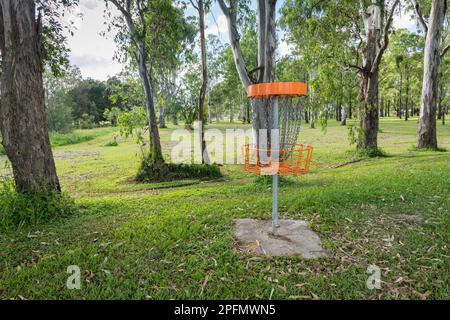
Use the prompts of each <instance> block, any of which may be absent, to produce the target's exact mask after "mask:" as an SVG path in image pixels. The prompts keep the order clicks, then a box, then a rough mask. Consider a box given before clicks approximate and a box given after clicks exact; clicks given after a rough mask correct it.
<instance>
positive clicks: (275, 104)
mask: <svg viewBox="0 0 450 320" xmlns="http://www.w3.org/2000/svg"><path fill="white" fill-rule="evenodd" d="M279 126H280V125H279V120H278V97H275V98H274V100H273V129H274V133H275V134H271V139H272V150H275V152H272V161H273V160H275V161H276V162H277V163H278V162H279V161H280V156H279V154H278V149H279V137H278V135H279V132H278V130H279ZM277 228H278V175H277V174H275V175H274V176H273V184H272V234H273V235H274V236H276V235H277Z"/></svg>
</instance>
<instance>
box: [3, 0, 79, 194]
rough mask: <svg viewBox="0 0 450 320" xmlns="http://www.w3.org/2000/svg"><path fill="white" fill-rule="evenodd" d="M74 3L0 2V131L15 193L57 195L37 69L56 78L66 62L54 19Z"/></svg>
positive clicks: (58, 21)
mask: <svg viewBox="0 0 450 320" xmlns="http://www.w3.org/2000/svg"><path fill="white" fill-rule="evenodd" d="M76 3H77V1H67V0H61V1H51V2H49V1H34V0H23V1H16V0H1V1H0V52H1V53H0V56H1V61H2V65H1V80H0V81H1V84H0V86H1V108H0V127H1V133H2V137H3V141H2V144H3V146H4V148H5V151H6V154H7V156H8V159H9V160H10V161H11V166H12V170H13V174H14V180H15V183H16V187H17V190H18V191H21V192H36V191H39V190H42V189H46V190H48V191H57V192H59V191H60V190H61V188H60V184H59V180H58V176H57V173H56V168H55V162H54V159H53V154H52V150H51V147H50V140H49V136H48V129H47V125H46V114H45V98H44V95H45V94H44V85H43V64H44V63H47V65H50V67H51V68H52V70H53V71H54V72H55V73H57V72H60V71H61V67H62V64H64V62H67V54H66V48H65V46H64V43H65V37H64V35H63V32H62V31H63V30H64V25H63V24H62V22H61V19H60V18H61V12H62V11H63V10H64V9H66V8H68V7H70V6H72V5H76ZM61 62H62V63H61Z"/></svg>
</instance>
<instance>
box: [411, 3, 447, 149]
mask: <svg viewBox="0 0 450 320" xmlns="http://www.w3.org/2000/svg"><path fill="white" fill-rule="evenodd" d="M410 2H411V5H412V7H413V8H414V12H415V14H416V17H417V21H418V23H419V25H420V27H421V28H422V31H423V34H424V37H425V51H424V67H423V84H422V98H421V104H420V116H419V128H418V141H417V148H425V149H426V148H433V149H436V148H437V146H438V145H437V135H436V106H437V103H438V94H439V85H438V84H439V75H440V67H441V60H442V58H443V57H444V55H445V54H446V53H447V51H448V49H449V48H450V44H447V46H445V47H444V48H442V49H441V45H442V42H443V41H442V34H443V32H442V31H443V28H444V20H445V17H446V15H448V12H447V8H448V6H447V5H448V3H447V0H432V1H431V9H430V12H429V15H428V17H426V16H425V15H424V13H423V10H422V9H423V6H422V5H421V3H420V2H419V1H418V0H410ZM427 20H428V22H427ZM445 24H446V25H447V28H448V19H447V21H446V22H445Z"/></svg>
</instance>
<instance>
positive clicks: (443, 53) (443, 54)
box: [441, 44, 450, 59]
mask: <svg viewBox="0 0 450 320" xmlns="http://www.w3.org/2000/svg"><path fill="white" fill-rule="evenodd" d="M448 49H450V44H449V45H447V46H446V47H445V48H444V50H442V52H441V59H442V58H443V57H444V56H445V54H446V53H447V51H448Z"/></svg>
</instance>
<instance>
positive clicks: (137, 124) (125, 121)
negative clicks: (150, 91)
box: [117, 107, 148, 156]
mask: <svg viewBox="0 0 450 320" xmlns="http://www.w3.org/2000/svg"><path fill="white" fill-rule="evenodd" d="M117 124H118V125H119V127H120V134H121V135H122V136H124V137H125V138H128V137H132V138H133V139H134V142H135V143H137V144H138V145H139V147H140V148H141V154H142V156H144V154H145V150H144V147H145V145H146V142H145V138H144V135H145V133H146V132H147V130H148V115H147V110H145V109H144V108H142V107H133V108H131V110H130V111H126V112H123V113H121V114H120V115H119V117H118V119H117Z"/></svg>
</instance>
